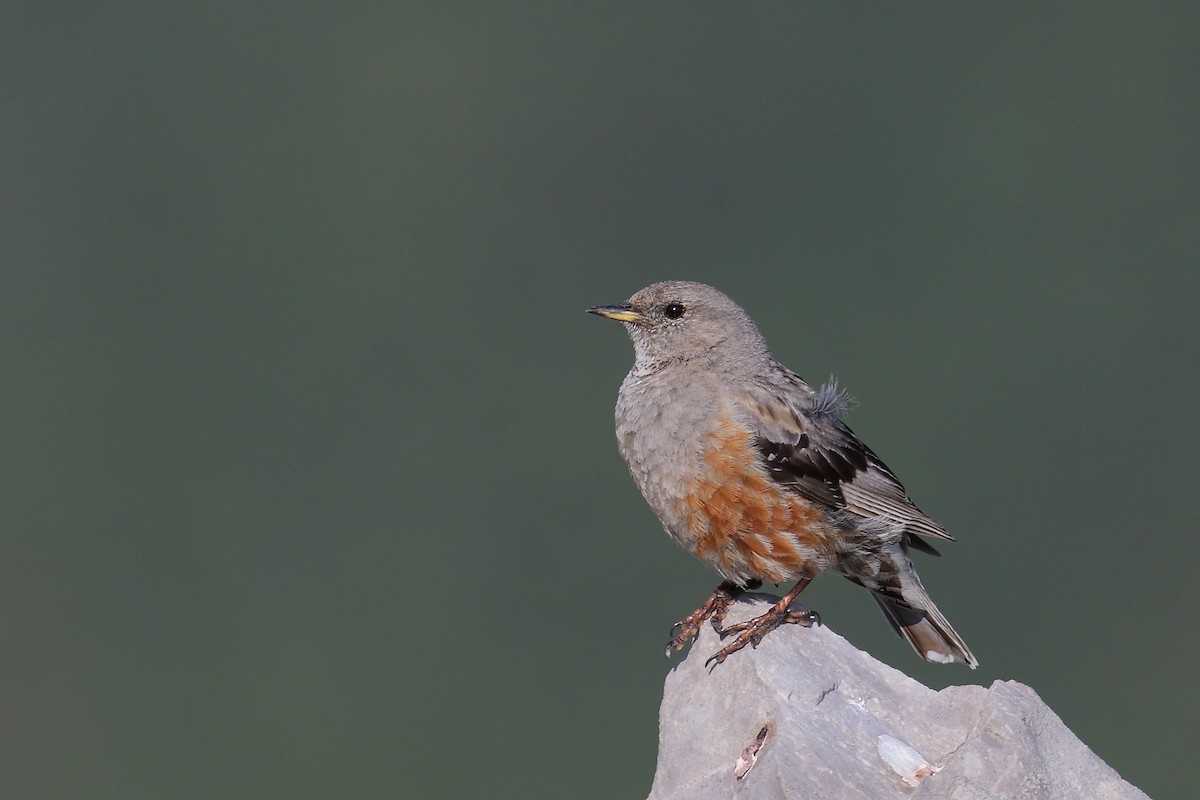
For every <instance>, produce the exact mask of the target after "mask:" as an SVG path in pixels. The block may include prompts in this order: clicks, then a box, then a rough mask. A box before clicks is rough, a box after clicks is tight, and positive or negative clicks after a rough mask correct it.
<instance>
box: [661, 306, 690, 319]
mask: <svg viewBox="0 0 1200 800" xmlns="http://www.w3.org/2000/svg"><path fill="white" fill-rule="evenodd" d="M685 311H687V309H686V308H684V307H683V306H682V305H680V304H679V303H667V307H666V308H664V309H663V313H664V314H666V316H667V319H679V318H680V317H682V316H683V312H685Z"/></svg>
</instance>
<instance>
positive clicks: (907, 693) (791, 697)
mask: <svg viewBox="0 0 1200 800" xmlns="http://www.w3.org/2000/svg"><path fill="white" fill-rule="evenodd" d="M748 597H750V598H751V599H752V601H753V602H740V603H738V604H737V605H736V606H735V607H734V608H733V609H732V610H731V611H730V615H729V618H728V620H727V621H728V622H737V621H740V620H742V619H746V618H748V617H750V616H752V615H755V614H759V613H762V611H763V610H764V609H765V608H766V606H767V601H768V600H769V601H771V602H773V601H774V600H775V598H770V597H768V596H766V595H750V596H748ZM720 647H721V643H720V640H719V639H718V638H717V636H716V634H715V633H714V632H713V630H712V627H711V626H709V625H705V626H704V631H703V632H702V633H701V635H700V638H699V639H698V640H697V641H696V642H695V643H694V644H693V645H692V648H691V651H690V652H689V653H688V656H687V658H686V659H685V660H684V661H683V662H682V663H681V664H679V666H678V667H676V668H675V669H674V670H673V671H672V672H671V673H670V674H669V675H668V676H667V681H666V689H665V694H664V697H663V702H662V709H661V712H660V717H659V753H658V768H657V770H656V771H655V775H654V786H653V788H652V789H651V791H650V798H649V800H684V799H685V798H686V800H704V798H731V797H741V798H746V799H747V800H749V799H750V798H789V799H790V798H805V800H812V798H837V799H838V800H851V799H852V798H864V800H882V799H883V798H892V797H896V798H914V800H926V798H958V799H960V800H977V799H978V800H982V799H983V798H997V799H999V798H1004V800H1008V799H1009V798H1023V799H1024V798H1038V799H1040V798H1046V799H1047V800H1050V799H1053V800H1058V798H1064V799H1065V798H1088V799H1089V800H1109V799H1110V798H1130V799H1131V800H1132V799H1134V798H1145V797H1146V795H1145V794H1144V793H1142V792H1141V791H1140V790H1138V789H1137V788H1135V787H1134V786H1132V785H1130V784H1128V783H1126V782H1125V781H1123V780H1121V777H1120V776H1119V775H1117V773H1116V772H1115V771H1114V770H1113V769H1112V768H1111V767H1109V766H1108V765H1107V764H1105V763H1104V762H1103V761H1101V760H1100V759H1099V758H1098V757H1097V756H1096V755H1095V754H1094V753H1092V751H1091V750H1089V749H1088V748H1087V746H1086V745H1084V744H1083V743H1082V742H1081V741H1079V739H1077V738H1076V737H1075V735H1074V734H1072V733H1071V731H1070V730H1068V729H1067V727H1066V726H1065V725H1063V723H1062V720H1060V719H1059V718H1058V717H1057V716H1056V715H1055V713H1054V712H1053V711H1051V710H1050V709H1049V708H1048V707H1047V706H1046V705H1045V704H1044V703H1043V702H1042V701H1041V700H1040V699H1039V698H1038V696H1037V694H1036V693H1035V692H1034V691H1033V690H1032V689H1030V688H1029V687H1028V686H1024V685H1022V684H1020V683H1016V682H1014V681H996V682H995V683H993V684H992V685H991V686H990V687H989V688H987V689H985V688H983V687H982V686H951V687H949V688H947V689H944V690H942V691H940V692H935V691H933V690H932V689H929V688H928V687H926V686H923V685H921V684H920V683H917V682H916V681H914V680H913V679H912V678H909V677H908V676H907V675H905V674H903V673H901V672H899V671H897V670H895V669H892V668H891V667H889V666H887V665H885V664H882V663H880V662H878V661H876V660H875V659H873V658H872V657H871V656H869V655H867V654H866V653H864V652H862V651H860V650H858V649H857V648H855V647H854V646H853V645H851V644H850V643H849V642H847V641H846V640H845V639H843V638H842V637H841V636H838V635H837V634H836V633H834V632H833V631H831V630H829V628H827V627H818V628H811V629H805V628H800V627H798V626H785V627H783V628H780V629H779V630H776V631H773V632H772V633H771V634H770V635H769V636H767V637H766V638H765V639H764V640H763V643H762V644H761V645H759V646H758V648H757V649H753V650H752V649H750V648H749V647H747V648H746V649H744V650H742V651H740V652H738V653H735V654H734V655H733V656H731V657H730V658H729V659H727V660H726V661H725V663H724V664H720V665H716V666H715V667H714V668H712V669H706V668H705V666H704V661H705V659H707V658H708V657H709V656H710V655H712V654H713V653H715V652H716V651H717V650H719V649H720ZM764 728H765V729H766V733H765V735H762V732H763V729H764ZM760 738H761V743H760V742H759V740H760ZM735 772H737V773H738V774H741V775H742V777H741V778H738V777H735Z"/></svg>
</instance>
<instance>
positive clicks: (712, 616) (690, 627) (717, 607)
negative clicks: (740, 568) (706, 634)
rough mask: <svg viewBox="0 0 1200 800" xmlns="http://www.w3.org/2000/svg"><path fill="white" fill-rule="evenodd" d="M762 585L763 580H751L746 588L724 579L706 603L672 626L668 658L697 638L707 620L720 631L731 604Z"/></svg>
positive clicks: (714, 628)
mask: <svg viewBox="0 0 1200 800" xmlns="http://www.w3.org/2000/svg"><path fill="white" fill-rule="evenodd" d="M761 586H762V582H761V581H756V580H752V581H749V582H748V583H747V584H746V586H745V588H742V587H741V586H738V585H737V584H734V583H731V582H730V581H722V583H721V585H720V586H718V587H717V588H716V589H714V590H713V593H712V595H711V596H709V598H708V599H707V600H705V601H704V605H702V606H700V607H699V608H697V609H696V610H695V611H693V612H692V613H690V614H688V615H687V616H686V617H684V618H683V619H681V620H679V622H676V623H675V624H674V625H673V626H671V641H669V642H667V658H670V657H671V651H672V650H682V649H683V648H684V646H685V645H686V644H687V643H688V642H690V641H691V640H692V639H694V638H696V636H698V635H699V633H700V628H701V626H703V625H704V621H705V620H710V621H711V622H712V626H713V630H715V631H716V632H717V633H720V632H721V624H722V623H723V622H724V621H725V615H726V614H728V613H729V604H730V603H732V602H733V601H734V600H736V599H737V598H738V597H740V596H741V595H742V593H743V592H745V591H747V590H750V591H753V590H755V589H758V588H759V587H761Z"/></svg>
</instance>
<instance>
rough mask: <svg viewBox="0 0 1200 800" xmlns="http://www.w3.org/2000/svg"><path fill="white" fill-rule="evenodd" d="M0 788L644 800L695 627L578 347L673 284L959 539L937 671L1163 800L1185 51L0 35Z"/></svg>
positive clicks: (1183, 638)
mask: <svg viewBox="0 0 1200 800" xmlns="http://www.w3.org/2000/svg"><path fill="white" fill-rule="evenodd" d="M0 16H2V18H3V21H2V24H0V44H2V46H0V111H2V113H0V204H2V205H0V226H2V227H0V271H2V273H0V277H2V283H0V369H2V370H3V376H4V379H3V383H2V384H0V385H2V387H3V389H2V394H0V402H2V413H0V452H2V453H3V457H2V458H0V471H2V479H0V492H2V496H0V507H2V508H3V511H2V512H0V514H2V516H0V519H2V525H0V671H2V674H3V681H2V683H3V688H2V689H0V718H2V719H3V726H2V729H0V761H2V767H0V794H3V795H4V796H6V797H22V798H58V797H71V798H110V797H111V798H143V797H144V798H162V797H171V798H217V797H219V798H258V797H291V798H326V797H358V798H374V797H378V798H384V797H397V796H401V797H405V796H412V797H417V796H441V797H468V796H479V797H575V798H612V797H641V796H644V795H645V794H646V792H648V790H649V788H650V783H651V779H652V776H653V770H654V763H655V756H656V744H657V712H658V708H657V705H658V702H659V699H660V697H661V689H662V681H663V678H664V677H665V675H666V673H667V671H668V670H669V669H670V667H671V663H670V662H668V661H666V660H664V658H663V655H662V648H663V645H664V644H665V642H666V639H667V635H668V631H669V629H670V626H671V624H672V623H673V622H675V621H676V620H677V619H678V618H679V617H681V616H682V615H683V614H685V613H687V612H688V611H690V610H691V609H692V608H694V607H695V606H696V605H697V604H698V603H699V602H700V601H701V600H702V599H703V598H704V597H705V596H706V595H707V593H708V592H709V591H710V590H711V589H712V588H713V586H714V585H715V583H716V577H715V575H714V574H712V573H711V572H710V571H709V569H708V568H707V567H705V566H704V565H702V564H701V563H699V562H698V561H695V560H694V559H692V558H691V557H690V556H687V555H686V554H684V553H682V552H681V551H679V550H677V549H676V548H675V546H674V545H673V544H671V543H670V542H669V540H668V539H667V538H666V536H665V535H664V534H663V533H662V531H661V529H660V528H659V526H658V523H657V521H656V520H655V519H654V518H653V516H652V515H651V513H650V511H649V510H648V509H647V508H646V506H645V504H644V503H643V501H642V499H641V497H640V496H639V495H638V493H637V490H636V489H635V487H634V485H633V482H632V480H631V479H630V478H629V476H628V474H627V472H626V470H625V467H624V465H623V463H622V462H621V460H620V458H619V456H618V454H617V451H616V446H615V441H614V437H613V431H612V408H613V403H614V401H615V399H616V393H617V387H618V385H619V383H620V381H621V379H622V377H623V376H624V374H625V372H626V370H627V369H628V368H629V365H630V364H631V363H632V349H631V347H630V345H629V342H628V341H627V339H626V337H625V335H624V333H623V331H622V330H621V328H620V327H619V326H617V325H614V324H612V323H610V322H606V321H602V320H599V319H596V318H594V317H589V316H587V315H586V314H585V313H584V309H585V308H586V307H588V306H590V305H594V304H598V303H609V302H616V301H620V300H623V299H625V298H626V297H628V296H629V294H631V293H632V292H633V291H635V290H636V289H638V288H640V287H641V286H643V285H645V284H647V283H650V282H652V281H655V280H661V279H666V278H682V279H692V280H700V281H705V282H709V283H712V284H715V285H716V286H718V287H719V288H721V289H723V290H724V291H725V292H727V293H728V294H730V295H731V296H732V297H734V298H735V299H736V300H738V301H739V302H740V303H741V304H742V305H744V306H745V307H746V308H747V309H748V310H749V311H750V312H751V314H752V315H753V316H754V317H755V318H756V319H757V320H759V321H760V323H761V325H762V327H763V330H764V332H765V334H766V336H767V338H768V340H769V341H770V342H771V344H772V347H773V350H774V352H775V354H776V355H777V356H778V357H779V358H780V360H782V361H783V362H784V363H786V364H787V365H789V366H791V367H792V368H793V369H795V370H796V371H798V372H799V373H800V374H802V375H804V376H806V377H807V378H808V379H809V380H810V381H813V382H821V381H823V380H825V379H826V378H827V376H829V375H830V374H835V375H837V377H838V378H839V379H840V380H841V381H842V382H843V383H844V385H845V386H846V387H847V388H848V389H849V390H850V391H851V392H852V393H853V394H854V395H855V396H856V397H857V398H858V399H859V401H860V403H861V406H860V408H859V409H858V410H856V411H854V412H853V414H852V415H851V417H850V418H849V422H850V424H851V425H852V426H853V427H854V428H855V430H856V431H857V432H858V433H859V434H860V435H861V436H862V437H863V438H864V439H865V440H866V441H867V442H868V443H869V444H870V445H871V446H872V447H873V448H874V449H875V450H876V451H877V452H878V453H879V454H880V455H881V456H882V457H883V458H884V459H885V460H886V461H887V462H888V463H889V465H890V466H891V467H892V468H893V469H894V470H895V471H896V472H897V473H898V474H899V475H900V476H901V477H902V478H903V479H904V481H905V482H906V484H907V486H908V488H909V490H910V492H911V494H912V495H913V497H914V498H915V499H916V500H917V501H918V502H919V503H920V504H921V505H922V506H923V507H924V508H925V509H926V510H927V511H929V512H930V513H931V514H932V515H933V516H935V517H937V518H938V519H939V520H940V521H942V522H943V523H944V524H945V525H946V526H947V527H948V528H949V529H950V530H951V531H952V532H953V533H955V534H956V535H957V537H958V539H959V542H958V544H955V545H949V546H947V547H945V548H943V550H944V551H945V557H944V558H942V559H940V560H934V559H930V558H927V557H920V558H919V563H918V566H919V568H920V570H921V574H922V576H923V577H924V578H925V582H926V584H927V585H928V586H929V588H930V590H931V592H932V594H933V596H934V597H935V598H936V599H937V601H938V603H939V605H940V606H941V608H942V609H943V610H944V611H945V612H946V614H947V616H948V617H949V618H950V619H951V620H953V622H954V624H955V626H956V627H957V628H958V630H959V631H960V632H961V633H962V634H963V635H964V637H965V638H966V639H967V641H968V642H970V644H971V646H972V648H973V649H974V651H975V653H976V654H977V655H978V656H979V658H980V660H981V661H982V664H983V666H982V667H981V668H980V669H979V670H978V671H977V672H970V671H968V670H965V669H962V668H960V667H956V668H950V667H939V666H933V665H926V664H924V663H923V662H921V661H919V660H918V659H916V658H915V657H914V656H913V654H912V653H911V652H910V651H909V649H908V647H907V646H906V645H905V644H904V643H903V642H902V641H900V640H899V639H898V638H896V637H895V636H894V635H893V634H892V633H891V631H890V629H889V628H888V626H887V625H886V624H885V623H884V620H883V619H882V617H881V616H880V615H879V612H878V611H877V610H876V608H875V606H874V603H872V602H871V601H870V600H869V598H868V597H867V595H866V594H865V593H863V592H862V591H861V590H859V589H857V588H856V587H853V586H851V585H850V584H849V583H847V582H845V581H842V580H838V579H836V578H833V577H826V578H824V579H822V580H819V581H817V583H816V584H815V585H814V586H813V587H812V588H811V589H810V590H809V592H807V593H806V598H807V602H808V604H809V605H811V606H813V607H815V608H817V609H819V610H820V612H821V614H822V616H823V618H824V620H825V622H826V623H827V624H828V625H830V626H831V627H832V628H833V629H835V630H837V631H838V632H839V633H841V634H843V635H845V636H846V637H848V638H849V639H850V640H851V641H853V642H854V643H855V644H857V645H858V646H860V647H863V648H865V649H867V650H869V651H870V652H871V653H873V654H874V655H875V656H877V657H878V658H880V659H882V660H885V661H887V662H888V663H891V664H893V665H895V666H896V667H898V668H899V669H902V670H904V671H905V672H907V673H908V674H910V675H913V676H914V677H916V678H918V679H920V680H921V681H923V682H925V683H928V684H929V685H931V686H934V687H941V686H944V685H947V684H951V683H963V682H977V683H980V684H983V685H988V684H990V683H991V682H992V681H993V680H997V679H1014V680H1018V681H1022V682H1025V683H1027V684H1029V685H1031V686H1032V687H1033V688H1034V689H1035V690H1037V692H1038V693H1039V694H1040V695H1041V696H1042V697H1043V698H1044V699H1045V700H1046V701H1047V702H1048V703H1049V704H1050V705H1051V707H1053V708H1054V709H1055V711H1056V712H1057V713H1058V714H1059V715H1061V716H1062V718H1063V720H1064V721H1065V722H1066V724H1067V725H1068V726H1070V727H1071V728H1072V729H1073V730H1074V731H1075V732H1076V733H1077V734H1078V735H1079V736H1080V738H1082V739H1083V741H1084V742H1086V743H1087V744H1088V745H1089V746H1090V747H1092V748H1093V749H1094V750H1095V751H1096V752H1097V753H1098V754H1099V755H1100V756H1101V757H1103V758H1104V759H1105V760H1107V761H1108V762H1109V763H1110V764H1111V765H1112V766H1113V767H1114V768H1116V769H1117V770H1118V771H1119V772H1120V773H1121V774H1122V776H1124V777H1125V778H1127V779H1128V780H1130V781H1132V782H1134V783H1135V784H1137V785H1139V786H1140V787H1142V788H1143V789H1145V790H1146V791H1147V792H1148V793H1149V794H1151V795H1152V796H1154V797H1156V798H1165V797H1183V796H1191V792H1193V791H1194V772H1193V770H1192V769H1190V768H1188V767H1187V765H1188V764H1190V763H1192V762H1193V761H1194V758H1193V757H1192V753H1191V751H1190V740H1189V739H1188V738H1187V736H1186V735H1185V732H1186V731H1188V730H1193V729H1194V726H1195V719H1196V716H1197V714H1200V695H1198V693H1197V692H1196V689H1195V681H1196V663H1197V658H1198V657H1200V646H1198V645H1197V643H1196V638H1195V636H1194V635H1193V626H1194V624H1195V617H1196V613H1197V611H1198V610H1200V609H1198V607H1197V599H1196V598H1197V594H1196V578H1195V575H1194V574H1193V573H1192V572H1191V567H1189V565H1190V564H1191V563H1192V560H1193V557H1194V555H1195V553H1194V551H1193V550H1192V549H1191V548H1192V547H1193V546H1194V545H1195V543H1196V541H1197V534H1196V525H1197V522H1196V521H1197V518H1198V517H1200V501H1198V499H1197V498H1198V497H1200V491H1197V486H1198V485H1200V467H1198V466H1197V460H1196V458H1195V457H1194V453H1195V452H1196V450H1197V448H1198V447H1200V426H1198V425H1197V421H1196V394H1197V391H1198V390H1200V377H1198V375H1197V365H1198V364H1200V345H1198V333H1200V326H1198V325H1197V313H1196V293H1197V289H1198V288H1200V274H1198V271H1197V254H1198V253H1200V152H1198V149H1197V147H1196V143H1197V142H1198V141H1200V103H1198V102H1197V96H1196V87H1197V86H1198V85H1200V49H1198V48H1197V47H1196V38H1195V31H1196V24H1197V22H1198V21H1200V19H1198V18H1200V11H1197V9H1196V7H1194V6H1190V5H1187V4H1141V5H1137V6H1136V7H1135V6H1133V5H1129V4H1124V3H1105V2H1101V3H1063V4H1053V6H1048V5H1046V4H1038V3H1025V4H1008V5H1006V6H1005V7H1003V8H992V7H987V6H980V5H976V4H971V5H963V4H957V3H938V4H927V5H924V6H922V7H920V8H901V7H898V6H896V5H894V4H891V3H869V4H859V5H856V6H854V7H852V8H851V7H841V6H834V5H828V4H811V3H805V4H797V3H791V2H789V3H755V4H749V5H747V4H734V5H730V4H687V5H686V6H685V5H671V6H658V5H647V4H645V3H629V4H615V3H606V4H603V5H596V6H593V7H584V6H580V5H578V4H555V3H542V4H528V3H524V4H508V3H492V4H486V6H484V5H482V4H472V3H450V2H447V3H425V4H411V3H396V2H388V3H370V2H347V3H341V4H317V3H294V4H287V5H280V4H266V3H263V4H256V5H238V4H233V5H230V4H199V5H185V4H162V3H150V2H140V3H139V2H133V3H122V2H117V3H58V4H46V3H23V2H10V3H8V4H7V5H6V6H5V9H4V11H3V13H2V15H0Z"/></svg>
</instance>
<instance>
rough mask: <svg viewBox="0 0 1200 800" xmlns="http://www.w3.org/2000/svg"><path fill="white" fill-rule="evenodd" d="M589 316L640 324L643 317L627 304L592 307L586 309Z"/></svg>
mask: <svg viewBox="0 0 1200 800" xmlns="http://www.w3.org/2000/svg"><path fill="white" fill-rule="evenodd" d="M588 313H589V314H595V315H597V316H600V317H608V318H609V319H615V320H616V321H617V322H641V321H642V320H643V319H645V317H643V316H642V315H641V314H639V313H638V312H636V311H634V310H633V306H631V305H629V303H618V304H617V305H615V306H594V307H592V308H589V309H588Z"/></svg>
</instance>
